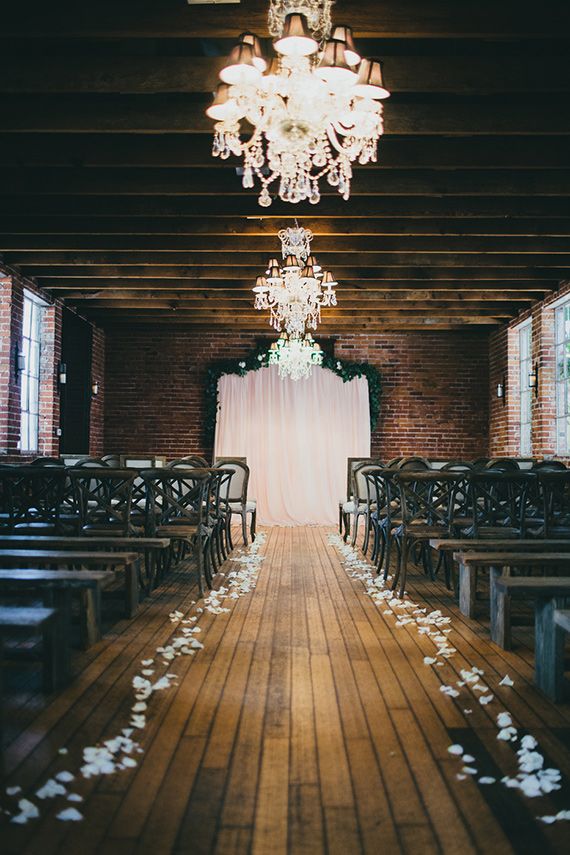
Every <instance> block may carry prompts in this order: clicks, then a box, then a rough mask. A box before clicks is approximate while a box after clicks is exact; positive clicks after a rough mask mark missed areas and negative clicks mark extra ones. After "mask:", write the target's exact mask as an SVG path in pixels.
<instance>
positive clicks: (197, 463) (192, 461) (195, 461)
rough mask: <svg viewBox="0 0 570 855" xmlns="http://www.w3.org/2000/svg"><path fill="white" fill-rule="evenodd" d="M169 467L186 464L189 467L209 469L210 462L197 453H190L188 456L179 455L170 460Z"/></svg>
mask: <svg viewBox="0 0 570 855" xmlns="http://www.w3.org/2000/svg"><path fill="white" fill-rule="evenodd" d="M166 465H167V467H168V468H169V469H172V467H174V466H186V467H187V468H188V467H189V468H191V469H192V468H194V467H195V468H196V469H208V468H209V467H210V464H209V463H208V461H207V460H206V458H205V457H200V456H199V455H197V454H193V455H189V456H188V457H177V458H176V459H175V460H169V461H168V463H167V464H166Z"/></svg>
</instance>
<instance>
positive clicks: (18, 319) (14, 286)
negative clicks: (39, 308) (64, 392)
mask: <svg viewBox="0 0 570 855" xmlns="http://www.w3.org/2000/svg"><path fill="white" fill-rule="evenodd" d="M24 289H27V290H28V291H32V292H33V293H35V294H37V295H39V296H41V297H42V299H46V297H45V295H44V294H42V293H41V292H40V291H39V290H38V288H37V287H36V286H35V285H34V283H33V282H30V281H29V280H27V279H25V278H23V277H22V276H20V275H19V274H18V273H16V272H15V271H13V270H9V269H7V268H3V269H2V268H0V330H1V333H2V343H1V344H0V454H2V455H3V456H4V455H7V456H9V457H14V458H15V459H27V458H24V457H23V456H22V457H21V456H20V454H19V451H18V441H19V438H20V377H19V375H18V372H17V371H16V354H17V353H18V351H19V350H20V349H21V343H22V324H23V306H24ZM60 358H61V306H60V305H59V304H57V303H54V304H52V305H49V306H47V307H46V308H45V309H44V310H43V314H42V348H41V355H40V390H41V394H40V420H39V448H38V452H37V454H33V455H32V456H33V457H35V456H38V455H41V456H44V455H45V456H53V455H57V454H58V449H59V440H58V438H57V436H56V435H55V431H56V428H57V427H58V426H59V395H58V390H57V365H58V364H59V361H60Z"/></svg>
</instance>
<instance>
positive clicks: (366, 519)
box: [362, 513, 370, 555]
mask: <svg viewBox="0 0 570 855" xmlns="http://www.w3.org/2000/svg"><path fill="white" fill-rule="evenodd" d="M369 540H370V513H367V514H366V515H365V517H364V541H363V543H362V551H363V552H364V554H365V555H366V553H367V552H368V541H369Z"/></svg>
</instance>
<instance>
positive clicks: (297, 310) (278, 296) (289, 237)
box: [253, 225, 338, 336]
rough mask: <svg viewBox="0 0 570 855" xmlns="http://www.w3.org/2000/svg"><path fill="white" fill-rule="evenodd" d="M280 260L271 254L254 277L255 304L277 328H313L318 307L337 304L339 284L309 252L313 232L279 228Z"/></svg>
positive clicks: (295, 333) (290, 331) (295, 332)
mask: <svg viewBox="0 0 570 855" xmlns="http://www.w3.org/2000/svg"><path fill="white" fill-rule="evenodd" d="M279 237H280V238H281V253H282V258H283V260H282V261H281V262H279V261H278V260H277V258H270V259H269V262H268V265H267V270H266V271H265V273H264V274H263V275H260V276H258V277H257V279H256V280H255V285H254V287H253V293H254V294H255V300H254V306H255V308H256V309H258V310H259V311H269V323H270V324H271V326H272V327H273V328H274V329H275V330H277V332H281V331H284V332H286V333H288V334H289V335H293V336H300V335H302V334H304V333H305V331H306V330H307V329H312V330H315V329H316V328H317V326H318V324H319V322H320V320H321V308H325V307H327V306H336V305H337V299H336V291H335V290H334V289H335V287H336V285H338V283H337V281H336V280H335V278H334V276H333V274H332V273H331V272H330V270H322V269H321V266H320V265H319V264H318V263H317V259H316V258H315V257H314V256H313V255H311V249H310V243H311V240H312V238H313V235H312V233H311V232H310V231H309V230H308V229H305V228H302V227H300V226H299V225H295V228H287V229H283V230H282V231H280V232H279Z"/></svg>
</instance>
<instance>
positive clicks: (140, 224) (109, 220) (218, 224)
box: [0, 204, 570, 251]
mask: <svg viewBox="0 0 570 855" xmlns="http://www.w3.org/2000/svg"><path fill="white" fill-rule="evenodd" d="M20 207H22V206H20ZM321 208H322V205H319V210H317V211H315V212H314V217H312V218H309V217H307V218H306V221H304V222H303V224H304V225H305V227H306V228H310V229H311V231H312V232H313V234H314V235H315V236H316V238H317V240H318V241H319V246H320V242H321V240H323V239H329V238H330V239H336V238H337V237H338V238H339V239H340V240H342V241H346V242H347V243H351V242H352V241H353V240H354V241H358V240H359V239H360V238H366V239H367V240H379V239H386V240H388V239H389V240H393V239H395V238H397V239H400V238H401V239H403V240H404V239H405V240H408V239H413V240H415V239H421V240H422V241H423V240H424V239H426V240H427V239H435V240H442V241H443V242H444V243H445V242H446V241H447V240H450V241H452V240H461V239H467V240H473V239H477V240H479V239H482V240H483V241H486V240H487V239H490V240H491V241H493V240H497V241H498V240H504V239H506V238H520V239H521V244H522V245H528V247H529V251H533V247H534V239H536V238H540V239H541V240H542V239H551V238H553V239H554V240H556V241H557V242H558V243H560V242H562V244H563V250H564V251H566V248H567V245H568V244H567V241H568V238H569V237H570V215H569V216H562V217H540V218H536V217H525V216H520V217H518V216H510V217H504V216H495V217H493V218H491V219H490V218H485V217H482V216H481V217H475V218H473V217H450V218H442V217H436V216H433V217H431V218H427V217H421V218H420V217H416V218H414V217H408V218H397V217H388V216H386V217H378V216H374V215H372V216H369V217H362V216H359V217H354V218H353V217H351V215H350V212H351V210H352V208H353V206H352V204H349V205H347V207H346V216H345V217H344V219H341V218H340V217H338V218H337V217H330V218H327V217H326V216H324V215H323V212H322V210H320V209H321ZM9 210H10V211H12V208H9ZM26 210H27V213H28V214H29V216H26V215H25V214H23V215H22V214H20V215H14V214H13V213H11V214H10V215H8V216H7V215H6V214H4V216H1V215H0V236H1V237H0V244H1V245H2V247H3V249H5V250H9V249H10V248H12V249H26V248H27V249H30V250H33V249H38V250H39V249H49V247H50V246H51V245H52V244H51V241H52V240H53V247H54V249H56V248H61V249H70V250H73V249H78V248H80V247H81V246H83V245H85V242H86V241H87V240H89V241H91V240H93V241H100V242H101V247H102V248H105V249H107V248H112V246H111V245H110V244H109V245H107V243H106V242H107V241H108V240H111V241H116V242H117V244H118V245H119V247H120V248H123V247H124V248H127V246H130V245H131V243H130V242H131V241H133V242H136V244H137V246H139V247H140V246H142V247H143V248H146V247H148V248H153V247H159V246H163V247H164V248H165V249H167V248H168V244H166V243H164V244H163V241H167V240H172V241H176V245H179V243H178V242H180V241H184V242H185V241H187V240H190V241H196V242H197V243H198V244H199V246H205V245H207V243H208V242H209V241H216V240H220V239H227V240H231V241H240V242H241V241H242V240H246V239H247V240H252V239H254V238H257V239H260V240H267V241H269V242H270V244H271V245H270V247H269V250H270V251H271V250H272V249H275V247H276V241H277V240H278V238H277V233H278V231H279V229H282V228H286V227H287V226H288V225H291V223H292V219H291V215H289V216H288V217H285V216H273V215H266V216H261V215H259V216H255V217H253V216H252V217H247V218H246V217H223V216H220V217H208V216H204V217H201V218H198V217H189V216H179V217H157V216H156V217H152V218H149V217H144V216H141V217H132V218H127V217H103V216H101V217H91V216H89V215H88V214H87V215H86V214H83V215H79V214H78V215H77V216H69V217H66V216H62V215H58V216H55V215H44V216H38V215H37V212H36V211H35V209H33V208H29V207H28V206H26ZM519 213H520V211H519ZM527 238H533V241H528V240H527ZM127 242H129V243H128V244H127ZM90 245H91V244H90ZM256 245H257V244H256ZM263 245H264V246H265V244H263ZM113 246H114V244H113ZM315 246H316V244H315ZM277 247H278V245H277ZM172 248H174V246H173V247H172ZM189 248H190V247H189ZM192 248H193V247H192ZM198 248H199V247H198ZM538 249H540V247H539V246H537V250H538Z"/></svg>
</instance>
